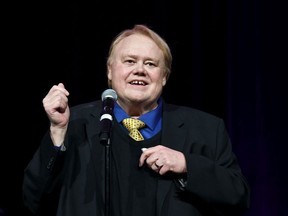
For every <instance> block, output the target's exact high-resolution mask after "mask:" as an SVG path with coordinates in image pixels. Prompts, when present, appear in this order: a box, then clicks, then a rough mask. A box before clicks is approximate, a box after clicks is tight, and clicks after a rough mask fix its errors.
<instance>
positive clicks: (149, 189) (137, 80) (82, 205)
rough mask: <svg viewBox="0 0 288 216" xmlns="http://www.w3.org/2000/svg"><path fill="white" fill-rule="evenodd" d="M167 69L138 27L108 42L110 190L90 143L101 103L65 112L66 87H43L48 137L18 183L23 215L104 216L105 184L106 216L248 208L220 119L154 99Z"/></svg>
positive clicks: (164, 56) (99, 154) (166, 59)
mask: <svg viewBox="0 0 288 216" xmlns="http://www.w3.org/2000/svg"><path fill="white" fill-rule="evenodd" d="M171 63H172V56H171V52H170V49H169V47H168V45H167V43H166V42H165V41H164V40H163V39H162V38H161V37H160V36H159V35H158V34H157V33H155V32H154V31H152V30H151V29H149V28H147V27H146V26H143V25H135V26H134V28H133V29H128V30H125V31H123V32H121V33H120V34H119V35H118V36H117V37H116V38H115V40H114V41H113V43H112V44H111V47H110V51H109V56H108V60H107V77H108V85H109V87H110V88H111V89H113V90H115V92H116V94H117V100H116V102H115V107H114V109H113V114H112V115H113V118H112V119H113V120H112V121H113V124H112V128H111V144H110V146H111V167H110V172H109V173H110V174H111V176H110V177H111V178H110V177H109V182H107V178H105V167H106V166H105V156H106V152H105V145H103V144H101V143H100V139H99V134H100V132H101V131H100V130H101V128H100V124H99V118H100V116H101V113H102V102H101V101H100V100H99V101H95V102H91V103H87V104H82V105H78V106H76V107H73V108H71V109H70V108H69V106H68V96H69V92H68V91H67V90H66V89H65V86H64V85H63V84H62V83H59V84H58V85H54V86H53V87H52V88H51V89H50V91H49V92H48V94H47V95H46V96H45V98H44V99H43V106H44V109H45V111H46V113H47V116H48V118H49V120H50V130H49V131H48V133H47V134H46V135H45V136H44V138H43V140H42V143H41V145H40V148H39V149H38V150H37V152H36V153H35V155H34V157H33V159H32V160H31V162H30V163H29V164H28V166H27V168H26V169H25V175H24V182H23V195H24V203H25V205H26V206H27V207H28V208H29V209H30V210H31V212H33V213H35V214H39V215H46V214H47V215H57V216H66V215H67V216H74V215H75V216H78V215H79V216H80V215H81V216H82V215H85V216H90V215H91V216H92V215H93V216H100V215H101V216H102V215H105V214H106V213H107V209H106V207H107V200H105V198H107V193H106V194H105V191H106V190H105V189H106V188H107V184H109V187H108V188H109V194H108V197H110V199H109V200H108V202H109V211H108V212H109V214H111V216H130V215H131V216H144V215H145V216H147V215H149V216H156V215H157V216H160V215H161V216H179V215H181V216H186V215H187V216H188V215H189V216H192V215H209V216H213V215H233V216H234V215H238V214H239V215H240V214H241V213H242V212H243V211H244V210H245V209H247V208H248V206H249V194H250V192H249V187H248V185H247V182H246V180H245V178H244V177H243V175H242V173H241V169H240V167H239V165H238V163H237V160H236V157H235V155H234V154H233V152H232V147H231V143H230V140H229V137H228V135H227V133H226V130H225V126H224V123H223V121H222V120H221V119H219V118H218V117H215V116H212V115H210V114H208V113H204V112H202V111H199V110H195V109H193V108H188V107H183V106H176V105H171V104H167V103H165V101H164V99H163V98H162V97H161V94H162V91H163V88H164V86H165V84H166V82H167V80H168V78H169V75H170V72H171ZM129 118H133V119H138V120H141V123H140V124H141V125H142V128H141V129H138V131H137V130H136V132H135V131H134V132H131V134H129V133H130V132H129V130H128V129H126V127H129V126H131V125H133V124H134V123H131V122H130V119H129ZM126 119H128V120H127V121H128V123H127V122H126ZM139 130H140V134H139V133H138V132H139ZM132 133H133V134H136V135H137V136H138V138H135V139H137V140H138V141H136V140H134V139H133V138H132ZM129 135H131V136H129ZM106 168H107V167H106ZM106 174H107V173H106ZM106 192H107V191H106Z"/></svg>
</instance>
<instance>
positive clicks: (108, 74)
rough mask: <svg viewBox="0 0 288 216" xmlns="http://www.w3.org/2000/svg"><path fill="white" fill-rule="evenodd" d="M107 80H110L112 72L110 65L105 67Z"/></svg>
mask: <svg viewBox="0 0 288 216" xmlns="http://www.w3.org/2000/svg"><path fill="white" fill-rule="evenodd" d="M107 78H108V80H112V70H111V66H110V65H108V66H107Z"/></svg>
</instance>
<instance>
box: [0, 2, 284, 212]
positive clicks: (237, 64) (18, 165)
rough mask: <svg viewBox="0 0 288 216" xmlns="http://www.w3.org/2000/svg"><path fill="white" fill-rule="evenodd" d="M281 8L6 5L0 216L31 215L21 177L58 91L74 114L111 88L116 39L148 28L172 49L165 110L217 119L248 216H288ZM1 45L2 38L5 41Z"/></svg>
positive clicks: (271, 5)
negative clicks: (247, 192) (50, 97)
mask: <svg viewBox="0 0 288 216" xmlns="http://www.w3.org/2000/svg"><path fill="white" fill-rule="evenodd" d="M284 2H285V1H279V2H278V1H277V0H273V1H272V0H240V1H228V0H226V1H225V0H218V1H216V0H214V1H206V0H205V1H204V0H202V1H200V0H192V1H183V2H181V1H171V2H169V1H164V0H162V1H161V0H154V1H149V0H146V1H143V0H138V1H116V2H113V1H105V2H100V1H92V0H83V1H77V0H75V1H32V2H31V1H30V2H26V1H23V2H11V3H9V5H8V4H7V5H6V4H3V7H2V10H3V15H4V16H3V19H2V27H1V32H2V43H1V44H2V48H3V49H2V55H3V56H2V58H1V59H2V73H1V74H2V75H1V81H2V85H1V91H0V92H1V111H2V116H3V117H2V129H1V131H2V132H1V134H2V143H1V151H0V154H1V155H0V156H1V159H0V160H1V161H0V166H1V178H0V180H1V184H0V209H1V211H2V212H3V213H0V215H1V214H2V215H5V216H8V215H9V216H10V215H13V216H14V215H29V214H28V212H26V210H25V209H24V207H23V204H22V197H21V186H22V185H21V184H22V178H23V170H24V168H25V167H26V166H27V164H28V162H29V160H30V159H31V157H32V155H33V153H34V151H35V150H36V148H37V147H38V145H39V143H40V140H41V138H42V135H43V134H44V132H45V131H46V129H48V126H49V122H48V119H47V117H46V114H45V112H44V110H43V107H42V99H43V98H44V96H45V95H46V93H47V92H48V91H49V89H50V88H51V86H52V85H54V84H58V83H59V82H63V83H64V84H65V86H66V87H67V89H68V90H69V91H70V96H69V103H70V106H72V105H75V104H78V103H82V102H88V101H91V100H96V99H100V96H101V93H102V92H103V90H105V89H106V88H107V81H106V57H107V53H108V48H109V45H110V42H111V41H112V39H113V38H114V37H115V36H116V34H118V33H119V32H120V31H122V30H124V29H126V28H130V27H132V26H133V25H134V24H146V25H148V26H149V27H151V28H152V29H154V30H155V31H156V32H158V33H159V34H160V35H161V36H163V37H164V38H165V39H166V41H167V43H168V44H169V45H170V48H171V50H172V54H173V57H174V61H173V66H172V74H171V77H170V80H169V82H168V85H167V86H166V87H165V90H164V91H165V93H164V97H165V99H166V100H167V101H168V102H171V103H177V104H180V105H187V106H192V107H195V108H198V109H201V110H204V111H207V112H210V113H212V114H214V115H217V116H219V117H222V118H223V119H224V121H225V122H226V126H227V129H228V131H229V133H230V135H231V140H232V144H233V148H234V151H235V153H236V155H237V156H238V160H239V163H240V165H241V166H242V170H243V173H244V174H245V176H246V177H247V179H248V182H249V184H250V187H251V192H252V194H251V207H250V209H249V210H248V211H247V213H246V214H245V216H280V215H281V216H283V215H288V207H287V203H288V199H287V194H288V193H287V192H288V190H287V188H288V187H287V182H288V175H287V170H288V169H287V166H288V163H287V150H288V147H287V145H288V142H287V139H286V133H287V129H288V127H287V120H288V119H287V110H288V106H287V104H288V103H287V100H288V97H287V93H288V88H287V84H286V83H287V81H286V80H287V78H286V74H287V72H288V70H287V69H288V67H287V57H288V55H287V48H288V47H287V38H288V37H287V36H288V34H287V21H288V19H287V17H288V16H287V15H286V14H287V6H288V5H287V3H284ZM3 36H4V37H3Z"/></svg>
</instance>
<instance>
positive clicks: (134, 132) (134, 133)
mask: <svg viewBox="0 0 288 216" xmlns="http://www.w3.org/2000/svg"><path fill="white" fill-rule="evenodd" d="M122 123H123V125H124V126H125V127H126V128H127V129H128V130H129V135H130V136H131V137H132V138H133V139H134V140H136V141H141V140H144V138H143V136H142V134H141V133H140V131H139V129H141V128H143V127H144V126H145V123H144V122H142V121H141V120H139V119H135V118H126V119H123V121H122Z"/></svg>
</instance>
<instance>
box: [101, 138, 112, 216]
mask: <svg viewBox="0 0 288 216" xmlns="http://www.w3.org/2000/svg"><path fill="white" fill-rule="evenodd" d="M100 142H101V144H104V145H105V216H110V176H111V168H110V166H111V162H110V158H111V145H110V136H109V135H108V133H103V134H101V136H100Z"/></svg>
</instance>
